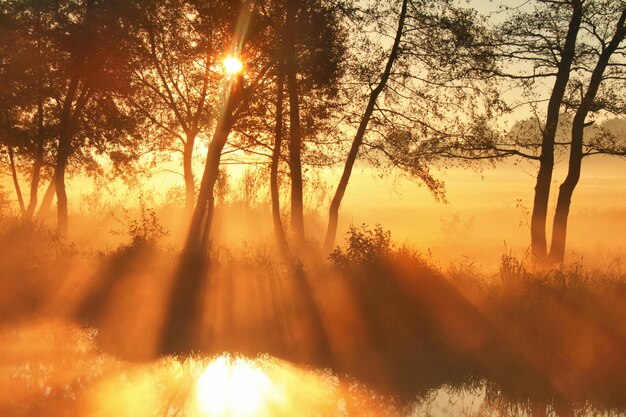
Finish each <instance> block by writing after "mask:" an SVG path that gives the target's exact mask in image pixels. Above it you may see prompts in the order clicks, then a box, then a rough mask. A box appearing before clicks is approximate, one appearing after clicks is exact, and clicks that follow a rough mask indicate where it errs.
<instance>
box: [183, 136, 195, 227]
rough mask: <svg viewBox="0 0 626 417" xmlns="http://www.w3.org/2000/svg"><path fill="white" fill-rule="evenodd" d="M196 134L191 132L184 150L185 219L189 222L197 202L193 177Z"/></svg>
mask: <svg viewBox="0 0 626 417" xmlns="http://www.w3.org/2000/svg"><path fill="white" fill-rule="evenodd" d="M196 134H197V133H194V132H189V133H188V134H187V135H186V136H187V137H186V141H185V147H184V149H183V175H184V177H185V219H186V220H188V219H190V218H191V215H192V214H193V207H194V204H195V202H196V186H195V183H194V176H193V146H194V143H195V140H196Z"/></svg>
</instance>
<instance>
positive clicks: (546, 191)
mask: <svg viewBox="0 0 626 417" xmlns="http://www.w3.org/2000/svg"><path fill="white" fill-rule="evenodd" d="M581 20H582V5H581V4H580V1H579V0H576V1H574V2H572V17H571V19H570V23H569V28H568V31H567V36H566V38H565V44H564V46H563V50H562V52H561V61H560V63H559V66H558V71H557V75H556V80H555V82H554V87H553V89H552V94H551V95H550V101H549V102H548V111H547V115H546V125H545V129H544V131H543V137H542V142H541V154H540V156H539V172H538V174H537V182H536V184H535V197H534V200H533V210H532V215H531V220H530V240H531V251H532V253H533V256H534V257H535V260H537V261H538V262H545V261H546V260H547V243H546V217H547V213H548V201H549V198H550V184H551V182H552V172H553V170H554V141H555V136H556V131H557V128H558V125H559V113H560V109H561V104H562V102H563V97H564V95H565V89H566V87H567V83H568V81H569V77H570V71H571V67H572V62H573V60H574V56H575V53H576V38H577V37H578V32H579V30H580V23H581Z"/></svg>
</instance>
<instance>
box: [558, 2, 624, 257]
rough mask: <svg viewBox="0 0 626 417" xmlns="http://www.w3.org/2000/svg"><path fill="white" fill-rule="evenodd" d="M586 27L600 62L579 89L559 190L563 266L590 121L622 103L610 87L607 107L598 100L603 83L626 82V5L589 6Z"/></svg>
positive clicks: (560, 252)
mask: <svg viewBox="0 0 626 417" xmlns="http://www.w3.org/2000/svg"><path fill="white" fill-rule="evenodd" d="M617 15H619V18H618V19H617V22H616V23H614V25H615V26H614V31H613V35H612V36H611V37H609V38H608V39H607V38H605V36H606V35H604V34H607V33H610V32H609V30H608V28H609V27H610V24H611V23H613V22H614V19H612V17H613V16H617ZM606 17H611V18H606ZM584 23H585V24H586V25H588V26H587V27H588V30H589V31H590V32H591V33H592V34H593V35H594V37H595V38H596V41H597V43H596V47H595V48H591V49H590V51H593V55H594V56H597V61H596V64H595V66H594V67H593V70H592V71H591V76H590V77H589V81H588V84H587V86H586V91H584V93H582V91H583V86H582V82H580V83H579V84H577V85H576V86H577V87H579V88H580V91H581V94H582V99H581V101H580V103H577V106H576V107H577V109H576V112H575V114H574V119H573V121H572V133H571V145H570V155H569V167H568V172H567V177H566V178H565V180H564V181H563V183H562V184H561V187H560V188H559V196H558V200H557V206H556V211H555V214H554V224H553V228H552V241H551V246H550V261H552V262H563V258H564V254H565V238H566V233H567V218H568V214H569V209H570V205H571V200H572V195H573V193H574V189H575V188H576V185H577V184H578V180H579V179H580V172H581V164H582V159H583V157H584V152H583V151H584V146H583V144H584V130H585V127H587V126H589V125H590V123H589V122H587V121H586V120H587V117H588V115H589V114H590V113H591V112H598V111H601V110H605V109H607V107H608V108H609V109H617V108H619V107H620V106H619V105H618V103H617V102H616V101H613V100H612V99H613V96H614V95H613V94H610V93H611V92H615V91H616V86H615V85H612V86H609V87H608V89H609V91H604V94H605V95H606V96H608V98H609V100H610V101H608V102H607V104H605V101H604V100H603V99H604V97H602V95H601V96H600V98H601V99H600V100H597V98H598V93H599V91H600V88H601V86H602V84H603V82H605V83H606V82H607V81H608V82H613V83H615V82H616V80H619V81H622V82H624V81H626V77H625V76H624V73H623V70H622V69H621V66H622V65H623V63H620V62H619V61H616V60H615V59H614V57H615V55H616V53H617V54H621V55H622V56H623V52H624V51H625V50H626V45H624V39H625V38H626V5H624V4H623V3H622V4H616V2H603V1H601V2H597V3H594V4H592V5H589V9H588V13H587V15H586V16H585V22H584ZM607 69H608V72H607ZM582 71H585V70H584V69H581V72H582ZM576 89H578V88H576ZM620 101H621V103H622V111H623V110H626V106H623V105H624V104H626V103H624V100H623V99H622V100H620Z"/></svg>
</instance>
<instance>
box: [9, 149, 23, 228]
mask: <svg viewBox="0 0 626 417" xmlns="http://www.w3.org/2000/svg"><path fill="white" fill-rule="evenodd" d="M7 148H8V149H9V165H10V166H11V176H12V177H13V185H14V186H15V193H16V194H17V202H18V203H19V206H20V214H21V215H22V216H23V217H25V216H26V207H25V206H24V196H23V195H22V189H21V188H20V179H19V178H18V176H17V169H16V168H15V155H14V153H13V148H12V147H10V146H7Z"/></svg>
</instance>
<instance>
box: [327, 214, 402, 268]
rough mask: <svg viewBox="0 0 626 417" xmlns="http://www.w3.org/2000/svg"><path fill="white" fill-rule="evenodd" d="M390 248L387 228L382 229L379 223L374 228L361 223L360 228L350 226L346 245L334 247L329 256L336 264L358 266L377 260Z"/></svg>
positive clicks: (390, 249)
mask: <svg viewBox="0 0 626 417" xmlns="http://www.w3.org/2000/svg"><path fill="white" fill-rule="evenodd" d="M392 250H393V245H392V243H391V232H390V231H389V230H383V228H382V227H381V225H379V224H378V225H376V226H375V227H374V229H369V228H368V226H367V225H366V224H362V225H361V227H360V228H356V227H355V226H350V228H349V229H348V232H347V237H346V247H345V248H341V247H339V246H338V247H336V248H335V250H334V251H333V252H332V253H331V254H330V255H329V258H330V260H331V261H332V262H333V263H334V264H335V265H337V266H343V267H346V266H359V265H364V264H369V263H374V262H376V261H379V260H381V259H382V258H384V257H385V256H387V255H389V253H391V251H392Z"/></svg>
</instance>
